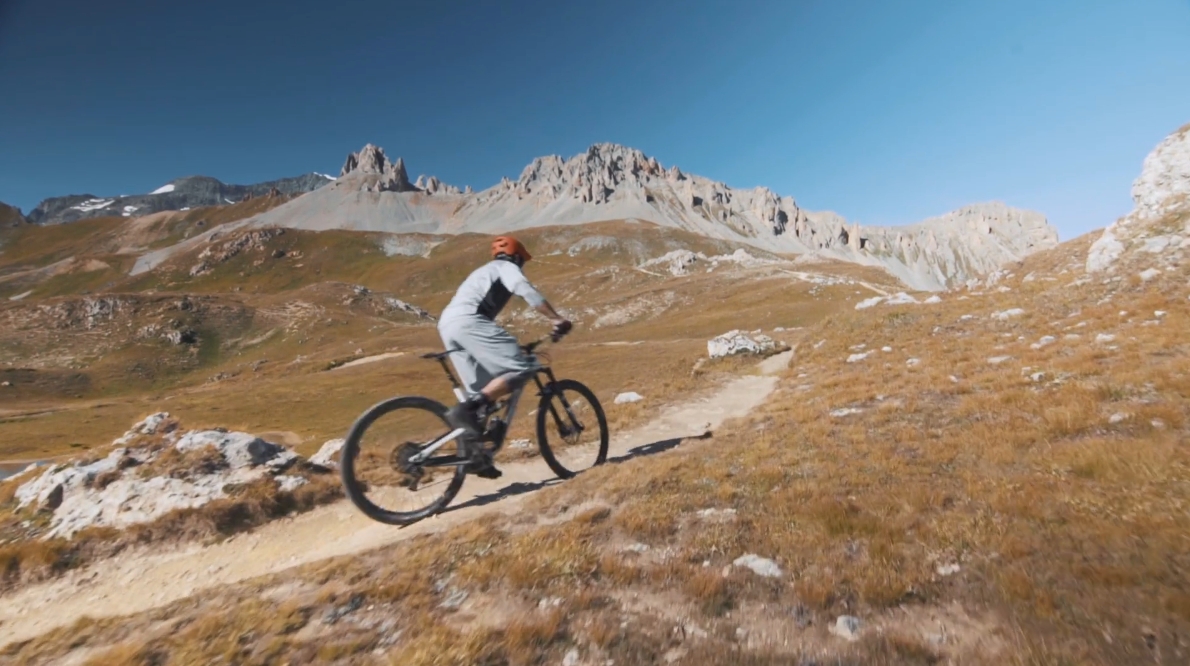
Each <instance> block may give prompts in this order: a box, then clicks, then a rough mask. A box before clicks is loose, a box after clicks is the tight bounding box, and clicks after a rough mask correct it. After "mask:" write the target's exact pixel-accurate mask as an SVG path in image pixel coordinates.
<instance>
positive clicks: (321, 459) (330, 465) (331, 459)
mask: <svg viewBox="0 0 1190 666" xmlns="http://www.w3.org/2000/svg"><path fill="white" fill-rule="evenodd" d="M343 444H344V440H343V439H342V438H338V439H332V440H328V441H327V442H326V443H325V444H323V445H322V448H320V449H318V453H315V454H314V455H313V456H310V462H311V463H312V464H314V465H318V466H319V467H325V468H327V469H336V468H338V467H339V451H342V450H343Z"/></svg>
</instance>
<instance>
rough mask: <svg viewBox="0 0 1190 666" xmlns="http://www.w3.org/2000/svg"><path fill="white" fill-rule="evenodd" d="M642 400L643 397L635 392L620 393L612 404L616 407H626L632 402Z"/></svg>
mask: <svg viewBox="0 0 1190 666" xmlns="http://www.w3.org/2000/svg"><path fill="white" fill-rule="evenodd" d="M644 399H645V398H644V396H642V395H641V394H639V393H636V392H635V391H628V392H627V393H621V394H620V395H617V396H616V399H615V400H613V402H615V403H616V404H617V405H627V404H629V403H633V402H640V401H641V400H644Z"/></svg>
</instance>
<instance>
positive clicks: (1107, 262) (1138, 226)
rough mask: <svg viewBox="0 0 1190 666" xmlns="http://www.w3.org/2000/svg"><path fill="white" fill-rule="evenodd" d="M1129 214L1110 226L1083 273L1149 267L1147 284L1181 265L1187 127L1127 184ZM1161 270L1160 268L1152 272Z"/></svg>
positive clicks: (1188, 205) (1189, 181)
mask: <svg viewBox="0 0 1190 666" xmlns="http://www.w3.org/2000/svg"><path fill="white" fill-rule="evenodd" d="M1132 201H1133V209H1132V212H1130V213H1128V214H1127V215H1125V216H1123V217H1121V218H1120V219H1118V220H1116V221H1115V222H1113V223H1112V224H1111V225H1109V226H1108V227H1107V228H1106V229H1104V230H1103V233H1102V234H1101V235H1100V236H1099V238H1098V239H1096V241H1095V242H1094V243H1093V244H1092V245H1091V248H1090V250H1089V251H1088V253H1087V264H1086V269H1087V272H1088V273H1108V274H1110V273H1114V272H1117V269H1118V268H1119V267H1120V265H1121V264H1123V265H1125V266H1133V267H1135V265H1136V264H1137V262H1138V261H1141V262H1143V263H1145V264H1146V265H1148V267H1147V268H1145V270H1144V271H1143V272H1142V273H1141V278H1142V279H1144V280H1149V279H1152V278H1153V277H1155V276H1156V275H1158V274H1160V273H1161V272H1162V270H1169V269H1171V268H1174V267H1176V266H1177V265H1179V264H1181V263H1182V262H1183V261H1184V259H1185V254H1186V252H1185V251H1186V250H1190V124H1187V125H1183V126H1182V127H1181V128H1180V129H1178V130H1177V131H1175V132H1173V133H1172V134H1170V135H1169V136H1167V137H1166V138H1165V139H1164V140H1162V141H1161V143H1159V144H1157V146H1156V147H1155V148H1153V150H1152V152H1150V153H1149V154H1148V155H1147V156H1146V157H1145V160H1144V164H1143V165H1142V167H1141V172H1140V175H1139V176H1137V178H1136V180H1135V181H1133V183H1132ZM1156 266H1160V267H1161V268H1157V267H1156Z"/></svg>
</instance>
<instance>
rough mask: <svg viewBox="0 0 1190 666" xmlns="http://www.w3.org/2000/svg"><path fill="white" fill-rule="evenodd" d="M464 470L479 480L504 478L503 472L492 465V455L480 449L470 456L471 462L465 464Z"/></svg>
mask: <svg viewBox="0 0 1190 666" xmlns="http://www.w3.org/2000/svg"><path fill="white" fill-rule="evenodd" d="M466 469H467V473H468V474H474V475H475V476H478V477H479V478H481V479H498V478H500V477H501V476H504V472H501V471H500V470H498V469H496V466H495V465H493V464H492V455H491V454H490V453H488V452H487V451H484V450H482V449H480V450H479V451H476V452H475V453H474V454H472V455H471V462H469V463H467V467H466Z"/></svg>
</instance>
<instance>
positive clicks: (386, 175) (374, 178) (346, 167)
mask: <svg viewBox="0 0 1190 666" xmlns="http://www.w3.org/2000/svg"><path fill="white" fill-rule="evenodd" d="M347 176H352V177H354V178H356V179H360V178H363V179H365V181H366V182H364V183H363V186H362V187H361V188H360V189H361V190H364V191H372V192H413V191H417V190H419V189H420V188H417V187H414V185H413V183H410V182H409V172H408V171H406V170H405V160H404V159H402V158H400V157H398V158H397V161H396V162H389V161H388V157H387V156H386V155H385V154H384V149H383V148H381V147H379V146H374V145H372V144H370V143H369V144H365V145H364V147H363V148H361V149H360V151H359V152H357V153H350V154H348V155H347V161H346V162H344V163H343V168H342V169H341V170H340V171H339V178H344V177H347Z"/></svg>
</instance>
